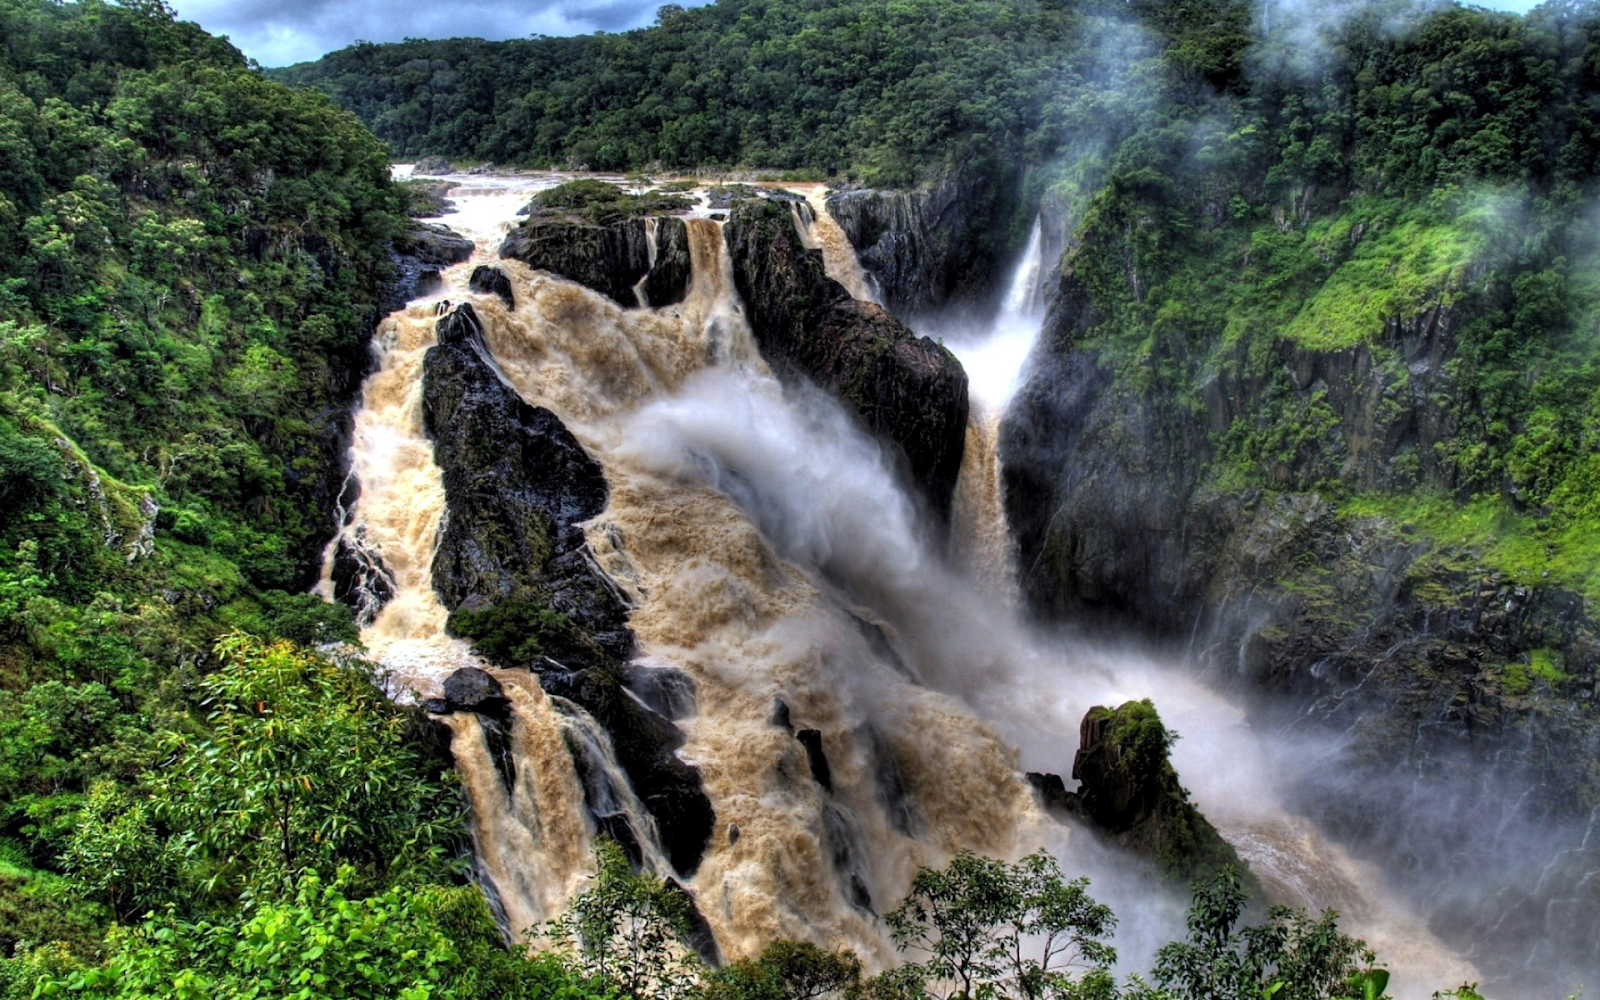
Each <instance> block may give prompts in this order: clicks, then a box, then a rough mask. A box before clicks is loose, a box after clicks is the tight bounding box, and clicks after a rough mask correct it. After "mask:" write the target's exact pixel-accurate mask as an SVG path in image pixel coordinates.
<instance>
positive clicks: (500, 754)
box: [428, 667, 517, 795]
mask: <svg viewBox="0 0 1600 1000" xmlns="http://www.w3.org/2000/svg"><path fill="white" fill-rule="evenodd" d="M441 703H442V704H441ZM428 711H433V712H437V714H441V715H442V714H446V713H448V712H471V713H473V714H474V715H476V716H477V717H478V726H479V728H480V729H482V730H483V741H484V745H485V746H486V747H487V748H488V750H489V757H490V759H491V760H493V761H494V766H495V770H496V771H498V772H499V774H500V781H501V784H502V785H503V786H504V787H505V790H506V794H507V795H510V794H511V790H512V789H513V788H515V787H516V783H517V764H516V758H515V756H514V755H513V754H512V749H511V699H510V698H507V697H506V693H505V689H504V688H502V687H501V686H500V682H499V681H497V680H495V679H494V678H493V677H492V676H490V675H489V673H488V672H487V671H484V670H480V669H479V668H477V667H462V668H461V669H459V670H457V671H455V672H454V673H452V674H451V675H450V676H449V677H446V678H445V681H444V697H443V698H442V699H437V700H434V701H433V704H432V705H431V707H429V708H428Z"/></svg>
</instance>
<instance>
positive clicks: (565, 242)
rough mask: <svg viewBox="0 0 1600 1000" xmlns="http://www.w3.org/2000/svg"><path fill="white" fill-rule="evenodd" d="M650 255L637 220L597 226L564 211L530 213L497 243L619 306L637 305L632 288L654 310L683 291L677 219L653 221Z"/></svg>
mask: <svg viewBox="0 0 1600 1000" xmlns="http://www.w3.org/2000/svg"><path fill="white" fill-rule="evenodd" d="M655 229H656V235H655V239H656V247H657V250H656V259H655V264H654V266H652V265H651V262H650V233H649V230H648V228H647V227H646V225H645V220H644V219H643V218H632V219H623V220H621V221H619V222H614V223H611V224H609V225H597V224H595V223H593V222H589V221H588V220H586V219H583V218H579V217H576V216H570V215H562V214H555V215H534V216H531V217H530V218H528V219H527V220H525V221H524V222H522V223H521V224H519V225H518V226H517V228H516V229H514V230H512V232H511V234H510V235H509V236H507V237H506V239H505V242H504V243H502V244H501V245H500V256H501V257H511V258H514V259H516V260H520V261H522V262H523V263H524V264H527V265H528V266H529V267H532V268H537V269H538V270H541V271H549V272H550V273H551V274H558V275H560V276H561V277H563V278H566V279H567V280H568V281H575V282H577V283H578V284H580V285H583V286H584V287H586V288H592V289H594V290H595V291H597V292H599V293H600V294H601V295H605V296H607V297H609V298H610V299H611V300H612V301H614V302H616V303H617V304H618V305H622V306H628V307H632V306H636V305H639V304H640V303H639V299H638V296H637V295H635V294H634V288H635V286H638V285H639V282H640V280H641V279H645V284H644V285H643V291H644V293H645V296H646V299H647V300H648V302H649V304H650V305H651V306H652V307H654V308H658V309H659V308H660V307H662V306H667V305H673V304H674V303H678V302H682V301H683V298H684V296H685V295H686V294H687V293H688V289H689V274H690V265H689V234H688V227H687V226H686V225H685V224H684V221H683V220H682V219H679V218H676V217H673V216H663V217H661V218H659V219H657V220H656V221H655Z"/></svg>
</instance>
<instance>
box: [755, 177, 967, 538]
mask: <svg viewBox="0 0 1600 1000" xmlns="http://www.w3.org/2000/svg"><path fill="white" fill-rule="evenodd" d="M724 235H725V237H726V239H727V241H728V248H729V251H730V253H731V255H732V258H733V277H734V283H735V285H736V286H737V287H738V290H739V295H740V297H741V298H742V299H743V300H744V304H745V315H746V317H747V318H748V319H749V321H750V327H751V329H752V330H753V331H754V333H755V337H756V342H757V343H758V344H759V345H760V347H761V353H762V356H763V357H765V358H766V359H767V361H768V363H769V364H771V365H772V366H773V368H774V369H775V370H776V371H777V372H778V373H779V375H780V377H785V378H794V377H797V376H798V377H804V378H807V379H810V380H811V381H812V382H815V383H816V384H817V385H819V386H821V387H822V388H823V389H825V390H827V391H828V392H831V393H832V394H833V395H834V396H835V397H836V398H838V400H839V401H840V402H841V403H843V404H844V406H845V408H846V409H847V410H848V411H850V412H851V413H852V414H854V415H855V416H856V417H857V418H858V419H859V420H860V421H861V423H862V424H863V425H864V426H865V427H866V428H867V429H868V430H870V431H872V432H873V433H874V434H876V435H877V436H878V437H879V438H880V439H882V440H883V441H885V442H887V443H888V444H890V445H892V446H893V449H894V454H895V455H896V456H897V458H898V459H899V461H900V463H901V464H902V467H903V469H904V471H905V474H906V475H907V477H908V479H909V481H910V483H911V484H913V485H914V486H915V487H916V488H917V490H918V492H919V493H920V494H921V496H922V497H923V498H924V499H926V501H927V502H928V505H929V506H930V507H931V508H932V509H933V510H934V511H936V512H937V513H938V514H940V515H941V516H948V514H949V510H950V503H951V497H952V495H953V493H954V490H955V484H956V478H957V476H958V475H959V474H960V472H961V451H962V447H963V445H964V442H965V440H966V425H967V376H966V373H965V372H964V371H962V369H961V363H960V362H958V361H957V360H956V359H955V356H954V355H953V354H951V353H950V352H949V351H948V350H946V349H945V348H944V347H943V346H941V345H939V344H936V343H934V342H933V341H932V340H930V339H928V338H927V337H918V336H917V335H916V334H914V333H912V332H911V331H910V330H909V329H908V328H907V327H906V326H905V325H904V324H903V323H901V322H900V321H899V320H897V319H895V318H894V317H893V316H892V315H890V314H889V313H888V312H886V311H885V310H884V309H883V308H882V307H880V306H878V305H876V304H874V303H871V302H859V301H857V300H855V299H853V298H851V297H850V294H849V293H848V292H846V291H845V289H844V287H843V286H842V285H840V284H839V283H838V282H836V281H834V280H832V279H831V278H829V277H828V276H827V273H826V272H825V270H824V269H823V263H822V252H821V251H820V250H807V249H806V248H805V247H804V246H802V245H801V242H800V239H799V237H798V235H797V234H796V233H795V229H794V221H793V218H792V216H791V214H790V211H789V209H788V207H787V205H785V204H781V203H779V202H775V201H771V200H767V199H748V200H745V201H742V202H739V203H738V204H737V205H735V207H734V209H733V213H732V215H731V216H730V217H729V220H728V223H727V226H726V228H725V229H724Z"/></svg>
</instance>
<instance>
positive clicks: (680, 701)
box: [622, 664, 695, 722]
mask: <svg viewBox="0 0 1600 1000" xmlns="http://www.w3.org/2000/svg"><path fill="white" fill-rule="evenodd" d="M622 678H623V683H624V684H625V685H626V686H627V688H628V690H629V691H632V692H633V693H634V695H635V696H636V697H637V698H638V699H639V700H640V701H642V702H644V703H645V705H646V706H647V707H649V709H650V710H651V711H653V712H655V713H656V714H657V715H660V716H662V717H664V718H667V719H671V720H673V721H674V722H676V721H677V720H679V719H687V718H689V717H690V716H692V715H694V713H695V684H694V678H692V677H690V676H689V675H688V674H686V673H684V672H683V671H681V670H678V669H675V668H673V667H645V666H640V665H638V664H630V665H628V666H627V667H624V668H623V672H622Z"/></svg>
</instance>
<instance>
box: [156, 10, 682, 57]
mask: <svg viewBox="0 0 1600 1000" xmlns="http://www.w3.org/2000/svg"><path fill="white" fill-rule="evenodd" d="M696 2H697V0H688V2H687V3H685V4H684V5H685V6H694V5H695V3H696ZM699 2H703V0H699ZM660 6H661V3H660V0H451V2H443V0H175V2H174V3H173V7H174V9H176V10H177V12H178V16H179V17H181V18H183V19H184V20H186V21H197V22H199V23H200V25H201V26H202V27H204V28H205V29H206V30H207V31H210V32H212V33H213V34H217V35H227V36H228V37H229V38H230V39H232V40H233V44H235V45H237V46H238V47H239V48H240V49H242V50H243V51H244V53H245V54H246V55H248V56H252V57H254V58H255V59H256V60H258V61H259V62H260V63H261V64H262V65H264V66H284V65H287V64H289V63H294V62H302V61H304V60H307V59H315V58H317V57H318V56H320V55H322V54H323V53H325V52H331V51H332V50H334V49H338V48H343V47H344V46H346V45H349V44H350V43H351V42H354V41H356V40H357V39H365V40H367V41H369V42H397V41H399V40H401V39H402V38H454V37H460V36H472V37H477V38H494V39H501V38H525V37H527V36H528V35H582V34H587V33H589V32H591V31H626V30H628V29H629V28H637V27H641V26H643V25H647V24H650V23H651V22H652V21H654V20H655V14H656V10H657V9H658V8H659V7H660Z"/></svg>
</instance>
